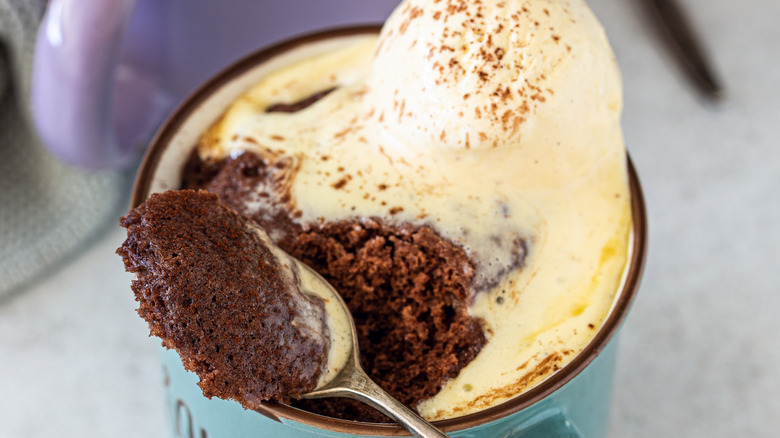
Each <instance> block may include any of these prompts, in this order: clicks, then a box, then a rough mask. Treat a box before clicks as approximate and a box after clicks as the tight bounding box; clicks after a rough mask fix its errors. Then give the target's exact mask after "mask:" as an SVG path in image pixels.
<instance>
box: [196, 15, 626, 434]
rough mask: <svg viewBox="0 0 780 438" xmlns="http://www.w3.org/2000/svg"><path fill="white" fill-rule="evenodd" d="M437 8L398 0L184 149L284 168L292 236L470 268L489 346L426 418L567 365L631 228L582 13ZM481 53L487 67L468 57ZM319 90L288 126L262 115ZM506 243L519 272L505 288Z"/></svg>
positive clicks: (480, 404) (615, 127)
mask: <svg viewBox="0 0 780 438" xmlns="http://www.w3.org/2000/svg"><path fill="white" fill-rule="evenodd" d="M444 3H447V2H442V3H441V4H444ZM456 3H457V2H456ZM468 4H469V5H470V3H468ZM437 5H439V4H438V3H437V4H435V5H434V4H428V3H426V4H424V5H423V3H422V2H419V1H406V2H403V3H402V4H401V6H399V8H398V9H397V10H396V12H394V14H393V15H392V16H391V17H390V19H389V20H388V22H387V24H386V25H385V27H384V28H383V31H382V34H381V35H380V36H379V37H378V38H377V37H375V36H355V37H351V38H347V39H345V40H344V41H343V42H341V43H339V44H337V45H334V46H333V47H330V48H329V49H328V50H327V51H325V52H317V53H315V54H310V53H307V54H306V56H305V57H303V58H301V59H296V61H295V62H289V63H286V64H285V65H284V66H283V67H280V68H279V69H277V70H274V71H271V72H269V73H268V74H265V75H263V77H262V79H261V80H260V81H259V82H257V83H256V84H255V85H254V86H253V87H252V88H251V89H250V90H249V91H248V92H246V93H245V94H244V95H242V96H241V97H240V98H238V99H237V100H235V102H234V103H233V104H232V105H230V107H229V109H228V110H227V112H225V113H224V115H223V116H222V118H221V119H220V120H219V121H218V123H216V124H214V125H213V126H212V127H211V129H210V130H209V131H208V132H207V133H206V135H204V136H203V138H202V140H201V143H200V146H199V151H200V154H201V156H202V157H203V158H206V157H213V158H222V157H225V156H229V155H231V154H237V153H240V151H252V152H255V153H258V154H260V155H264V154H265V155H268V154H279V153H281V154H282V155H283V156H286V157H291V158H292V159H294V160H296V165H297V169H298V170H297V172H296V173H295V175H294V176H293V178H294V179H293V180H292V181H291V187H292V189H291V193H292V196H293V201H294V203H295V205H296V207H297V208H298V209H299V210H300V211H301V212H302V216H301V217H300V219H299V220H300V221H302V222H310V221H317V220H321V219H323V220H326V221H339V220H349V219H354V218H360V217H367V216H379V217H383V218H385V219H386V220H387V221H389V222H391V223H412V224H419V225H428V226H431V227H432V228H433V229H434V230H436V231H437V232H438V233H439V234H440V235H441V236H442V237H444V238H446V239H449V240H450V241H452V242H455V243H457V244H458V245H460V246H462V247H463V248H464V249H465V250H466V252H467V253H468V254H469V256H470V257H471V258H472V259H473V260H475V261H476V264H477V267H478V275H477V283H478V284H489V285H494V286H492V287H490V288H489V289H488V290H483V291H479V292H477V293H475V296H474V301H473V305H472V307H471V309H470V310H471V313H472V314H473V315H474V316H476V317H479V318H482V319H483V320H484V321H485V328H486V333H487V337H488V342H487V344H486V345H485V347H484V348H483V349H482V351H481V352H480V353H479V355H478V356H477V358H476V359H475V360H474V361H473V362H471V363H470V364H469V365H468V366H467V367H465V368H464V369H463V370H462V371H461V372H460V374H459V375H458V376H457V377H456V378H454V379H452V380H450V381H449V382H447V383H446V385H445V386H444V388H443V389H442V390H441V391H440V392H439V393H438V394H437V395H436V396H434V397H432V398H431V399H429V400H426V401H424V402H423V403H422V404H421V405H420V406H419V408H418V410H419V411H420V413H421V414H422V415H423V416H425V417H426V418H428V419H432V420H433V419H442V418H450V417H454V416H459V415H463V414H467V413H471V412H474V411H477V410H480V409H483V408H485V407H487V406H492V405H495V404H497V403H500V402H502V401H504V400H506V399H507V398H510V397H513V396H515V395H517V394H519V393H522V392H523V391H525V390H527V389H529V388H531V387H533V386H534V385H536V384H538V383H539V382H541V381H542V380H544V379H546V378H548V377H549V376H550V375H552V374H553V373H554V372H555V371H557V370H558V369H559V368H560V367H562V366H563V365H565V364H566V363H567V362H568V361H570V360H571V359H572V358H573V357H574V356H575V355H576V354H577V353H579V352H580V351H581V350H582V349H583V348H584V346H585V345H586V344H587V343H588V342H589V341H590V340H591V339H592V337H593V336H594V334H595V333H596V332H597V330H598V329H599V328H600V327H601V324H602V323H603V321H604V320H605V318H606V316H607V315H608V313H609V311H610V309H611V307H612V304H613V302H614V299H615V295H616V293H617V291H619V289H620V283H621V278H622V274H623V271H624V269H625V266H626V261H627V258H628V252H629V248H628V242H629V234H630V229H631V215H630V199H629V190H628V180H627V170H626V156H625V150H624V146H623V139H622V133H621V129H620V111H621V105H622V95H621V84H620V76H619V73H618V69H617V66H616V64H615V61H614V59H613V55H612V52H611V50H610V48H609V45H608V43H607V42H606V38H605V37H604V34H603V31H602V29H601V27H600V25H599V24H598V23H597V22H596V20H595V18H594V17H593V16H592V14H591V13H590V11H589V10H588V9H587V7H586V6H585V5H584V3H582V2H581V1H550V2H524V1H503V2H499V1H488V2H483V5H487V7H488V8H489V9H488V10H486V11H478V10H477V9H475V8H476V6H468V8H467V9H466V10H468V11H471V15H466V14H465V13H463V12H457V13H455V12H451V11H449V12H448V11H447V10H446V9H436V8H439V7H440V8H444V6H437ZM417 7H419V8H420V9H419V11H422V12H419V11H418V9H416V8H417ZM437 11H438V12H440V13H439V14H438V18H436V16H437V14H436V12H437ZM478 13H479V15H482V16H483V17H487V18H484V19H483V22H479V23H477V24H476V25H472V24H469V23H471V22H470V21H468V20H470V19H473V18H474V17H476V16H477V14H478ZM442 14H444V17H446V18H447V20H444V19H443V18H442V17H443V15H442ZM445 28H446V29H445ZM459 29H460V31H459V32H456V30H459ZM488 36H490V38H488ZM491 39H492V40H493V41H488V40H491ZM488 43H490V44H488ZM495 47H500V48H502V51H499V52H496V51H495V50H493V51H492V52H491V53H493V54H494V55H495V53H499V54H501V56H500V58H501V59H499V60H496V57H495V56H494V57H493V59H492V60H491V59H490V58H489V57H486V56H485V52H484V51H482V52H480V50H481V49H485V48H490V49H491V50H492V49H494V48H495ZM301 50H304V49H301ZM453 56H456V58H455V59H457V60H458V62H457V63H454V64H455V65H454V66H453V62H452V61H451V60H452V59H453ZM332 87H337V88H336V90H335V91H333V92H332V93H330V94H329V95H327V96H326V97H325V98H323V99H322V100H320V101H318V102H316V103H315V104H313V105H312V106H310V107H308V108H306V109H304V110H302V111H299V112H296V113H291V114H286V113H266V112H265V109H266V108H267V107H268V106H269V105H270V104H273V103H278V102H295V101H298V100H300V99H302V98H305V97H307V96H309V95H311V94H313V93H316V92H319V91H322V90H325V89H329V88H332ZM466 95H468V96H466ZM507 96H509V97H508V98H507ZM507 114H509V115H507ZM518 240H523V241H525V242H526V243H527V250H528V253H527V256H526V259H525V263H524V266H523V267H522V269H519V270H514V271H512V272H510V273H508V274H506V273H504V271H505V270H506V268H507V267H508V266H511V265H512V260H513V255H514V252H515V251H516V250H517V248H516V246H515V245H514V244H513V242H515V241H518ZM499 280H500V281H499ZM496 283H497V284H496Z"/></svg>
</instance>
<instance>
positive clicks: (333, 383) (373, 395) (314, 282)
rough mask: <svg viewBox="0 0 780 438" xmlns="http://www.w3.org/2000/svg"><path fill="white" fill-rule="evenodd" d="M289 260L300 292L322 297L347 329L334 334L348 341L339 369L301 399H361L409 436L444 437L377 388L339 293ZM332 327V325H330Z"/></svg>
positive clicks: (334, 317) (304, 266)
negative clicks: (364, 365) (365, 368)
mask: <svg viewBox="0 0 780 438" xmlns="http://www.w3.org/2000/svg"><path fill="white" fill-rule="evenodd" d="M290 259H291V262H292V263H293V264H294V265H295V267H296V268H297V272H296V274H298V275H297V276H298V279H299V285H300V287H301V290H302V291H305V292H309V293H311V294H314V295H318V296H320V297H321V298H323V299H324V300H325V301H326V302H327V304H330V303H333V304H335V305H327V304H326V309H327V311H328V314H329V316H330V317H331V320H336V321H339V320H340V321H341V322H342V323H341V324H338V323H337V324H334V325H333V326H335V328H336V330H343V331H346V330H349V331H350V333H338V334H337V338H338V339H339V341H340V342H345V343H349V345H345V347H347V348H345V349H344V350H343V351H344V353H345V357H344V358H343V360H344V362H343V365H342V366H341V367H340V369H339V371H338V372H336V373H333V375H331V376H328V377H329V379H326V380H325V381H320V384H319V385H318V386H317V388H315V389H314V390H313V391H311V392H309V393H306V394H303V395H302V397H303V398H325V397H346V398H351V399H355V400H358V401H360V402H363V403H365V404H367V405H369V406H371V407H373V408H375V409H377V410H379V411H380V412H382V413H384V414H385V415H387V416H388V417H390V418H392V419H393V420H395V421H397V422H398V424H400V425H401V426H403V427H404V428H406V430H408V431H409V432H411V433H412V435H414V436H416V437H421V438H437V437H438V438H441V437H445V438H446V437H447V435H445V434H444V433H442V432H441V431H440V430H439V429H437V428H436V427H434V426H433V425H432V424H431V423H429V422H428V421H426V420H424V419H423V418H422V417H420V416H419V415H417V414H416V413H414V412H413V411H412V410H411V409H409V408H407V407H406V406H404V405H403V404H401V402H399V401H398V400H396V399H394V398H393V397H392V396H391V395H390V394H388V393H387V392H385V391H384V390H383V389H382V388H380V387H379V385H377V384H376V383H374V381H372V380H371V378H369V377H368V375H366V372H365V371H363V369H362V368H361V367H360V351H359V350H358V348H357V345H358V340H357V333H356V329H355V322H354V321H353V320H352V315H350V313H349V310H348V309H347V305H346V303H344V300H343V299H342V298H341V295H340V294H339V293H338V292H337V291H336V289H334V288H333V286H331V285H330V283H328V282H327V281H325V279H323V278H322V277H321V276H320V275H319V274H317V273H316V272H315V271H314V270H313V269H311V268H310V267H309V266H307V265H306V264H304V263H303V262H301V261H299V260H296V259H295V258H293V257H290ZM331 329H333V327H331Z"/></svg>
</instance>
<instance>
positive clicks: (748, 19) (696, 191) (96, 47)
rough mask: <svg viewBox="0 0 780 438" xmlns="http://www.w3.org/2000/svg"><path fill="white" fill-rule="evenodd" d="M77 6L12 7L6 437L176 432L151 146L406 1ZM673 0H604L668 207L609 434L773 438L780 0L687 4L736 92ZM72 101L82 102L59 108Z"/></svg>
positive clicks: (7, 22) (4, 62)
mask: <svg viewBox="0 0 780 438" xmlns="http://www.w3.org/2000/svg"><path fill="white" fill-rule="evenodd" d="M166 2H168V3H166ZM69 3H74V2H68V1H57V0H53V1H51V2H46V1H44V0H0V437H43V436H54V435H57V436H61V437H71V436H73V437H76V436H91V437H109V436H110V437H116V436H121V437H148V436H164V435H165V433H166V431H167V426H166V412H165V410H164V404H163V400H164V398H163V392H162V385H161V382H162V374H161V370H160V368H159V365H158V360H157V345H158V341H157V340H155V339H151V338H148V336H147V335H148V330H147V328H146V325H145V323H144V322H143V321H142V320H141V319H140V318H138V317H137V315H136V313H135V311H134V309H135V307H136V306H135V302H134V301H133V296H132V293H131V291H130V288H129V284H130V280H131V276H130V275H129V274H126V273H124V270H123V266H122V261H121V259H120V258H119V257H118V256H116V255H115V254H114V251H115V250H116V248H117V247H118V246H119V245H120V244H121V242H122V241H123V240H124V232H123V230H122V229H120V228H119V227H118V225H117V221H118V218H119V217H120V216H121V215H122V214H124V212H125V211H126V208H127V203H128V202H129V193H130V188H131V183H132V178H133V175H134V172H135V169H136V168H137V166H138V163H139V160H140V151H141V150H142V148H143V145H144V143H145V142H146V141H148V139H149V136H150V135H151V133H152V132H153V130H154V127H155V126H156V124H158V123H159V122H160V120H161V117H163V116H164V115H165V114H166V113H167V112H168V111H170V109H171V108H172V107H173V106H174V105H175V104H176V103H177V102H178V101H180V100H181V99H182V98H183V97H184V96H186V94H187V93H189V92H190V91H191V90H192V89H193V88H194V87H195V86H197V85H198V84H199V83H201V82H203V81H204V80H205V79H206V78H208V77H209V76H210V75H212V74H214V73H215V72H216V71H218V70H220V69H221V68H222V67H224V66H226V65H227V64H229V63H230V62H232V61H233V60H235V59H237V58H238V57H240V56H241V55H243V54H245V53H248V52H250V51H252V50H254V49H256V48H259V47H261V46H263V45H265V44H268V43H271V42H273V41H277V40H280V39H283V38H285V37H288V36H291V35H294V34H297V33H300V32H303V31H306V30H310V29H316V28H321V27H326V26H333V25H338V24H344V23H365V22H379V21H381V20H382V19H383V18H384V17H385V16H386V15H387V14H388V13H389V11H390V10H391V9H392V7H393V3H394V1H383V2H381V1H380V2H377V3H370V2H359V1H336V0H333V1H327V2H306V1H305V0H298V1H294V2H271V1H268V2H253V3H254V4H255V5H254V6H252V7H256V6H257V4H262V6H263V10H262V12H253V13H251V14H250V13H246V14H236V13H235V11H234V12H233V13H230V14H226V15H221V12H220V11H224V10H225V6H228V5H232V6H233V7H234V8H236V9H241V8H242V7H248V6H246V5H247V4H249V2H244V1H242V0H230V1H226V2H219V3H217V2H196V3H198V4H200V3H202V5H201V6H198V7H195V6H194V4H195V3H193V2H189V3H188V2H185V1H183V0H165V1H159V0H158V1H154V2H151V1H143V0H139V1H115V2H102V1H97V0H80V3H79V4H80V5H81V6H80V8H82V9H86V10H88V11H93V13H84V14H81V15H83V17H81V18H78V17H76V18H74V16H73V15H72V14H76V13H77V12H74V8H73V7H69V6H68V5H69ZM298 3H300V4H298ZM665 3H666V2H657V1H653V0H643V1H636V2H618V1H615V0H590V1H589V4H590V5H591V7H592V8H593V10H594V12H595V13H596V15H597V16H598V17H599V18H600V19H601V21H602V23H603V25H604V27H605V30H606V32H607V34H608V36H609V38H610V41H611V43H612V46H613V49H614V51H615V54H616V57H617V59H618V63H619V64H620V66H621V69H622V72H623V81H624V89H625V104H624V112H623V114H624V115H623V125H624V132H625V139H626V144H627V147H628V150H629V153H630V154H631V157H632V159H633V161H634V164H635V166H636V168H637V170H638V173H639V176H640V179H641V181H642V184H643V188H644V192H645V196H646V201H647V209H648V212H649V235H650V241H649V253H648V261H647V266H646V270H645V275H644V280H643V284H642V287H641V289H640V293H639V295H638V298H637V300H636V302H635V304H634V308H633V310H632V313H631V314H630V316H629V318H628V320H627V321H626V323H625V326H624V330H623V331H622V332H621V337H620V339H619V342H620V344H621V345H620V350H619V352H618V364H617V375H616V380H615V392H614V400H613V410H612V419H611V426H610V436H612V437H657V436H685V437H720V436H723V437H727V436H735V435H745V436H755V437H770V436H776V431H777V430H778V429H780V415H777V414H778V413H779V412H780V401H778V397H777V395H778V394H780V373H778V371H777V366H776V364H777V363H779V362H780V340H778V337H777V333H779V332H780V318H777V317H776V316H775V315H776V313H777V312H776V309H778V308H780V293H779V292H780V290H779V289H780V281H778V280H780V275H778V268H777V261H776V260H777V256H776V252H777V248H780V230H779V229H778V226H777V225H776V224H777V223H778V222H780V195H778V188H780V147H778V146H780V140H778V138H779V136H778V126H780V74H778V73H777V72H778V70H780V57H778V56H777V47H776V42H777V41H780V26H777V25H776V20H777V17H780V2H776V1H762V0H746V1H743V2H731V1H726V0H711V1H709V2H695V1H693V0H678V2H677V3H678V4H679V6H680V7H681V9H682V10H683V11H684V12H687V14H686V15H687V17H688V22H689V24H690V25H691V28H692V30H693V33H694V36H695V37H696V38H697V41H699V43H700V45H701V48H702V49H703V54H704V55H705V58H706V59H705V61H706V62H707V64H708V65H709V67H710V70H711V71H712V72H713V74H714V75H715V78H716V80H717V82H718V84H720V85H721V87H719V88H718V90H720V91H719V93H718V95H719V97H713V87H712V86H711V85H712V84H710V86H709V87H708V86H706V84H705V86H702V83H703V82H706V81H703V80H702V77H701V74H700V73H699V75H698V76H692V75H691V74H690V73H689V72H690V71H691V70H692V69H691V68H690V62H689V63H688V64H686V63H685V60H686V59H690V56H689V57H688V58H686V57H685V56H681V51H680V50H677V49H675V48H674V46H673V45H671V44H670V43H669V42H670V38H669V32H668V30H667V29H666V28H664V26H662V25H660V24H659V23H660V22H659V14H658V10H659V4H665ZM161 4H165V7H163V6H160V5H161ZM294 4H295V5H294ZM198 8H200V9H198ZM662 10H663V9H662ZM82 12H83V11H82ZM44 13H46V14H48V15H47V19H48V20H49V21H47V22H46V23H48V24H46V25H44V26H42V25H41V22H42V20H43V19H44ZM102 14H111V16H114V17H118V18H116V19H117V20H121V24H120V25H116V23H113V24H112V23H106V22H101V21H99V20H98V19H99V18H100V17H102V16H105V15H102ZM666 14H667V15H666V16H667V17H668V10H667V12H666ZM661 16H663V14H661ZM52 17H54V18H52ZM74 20H75V21H74ZM79 20H81V21H79ZM236 20H238V21H236ZM69 22H71V23H72V22H75V23H79V24H80V26H81V27H76V28H69V27H68V26H67V25H66V24H64V23H69ZM57 23H59V25H58V24H57ZM80 29H82V30H80ZM83 29H86V30H83ZM112 29H113V30H112ZM116 29H120V31H117V30H116ZM198 29H200V32H198ZM247 29H249V30H247ZM207 30H208V31H207ZM250 30H251V31H250ZM127 35H134V36H135V37H133V38H130V39H128V38H127V37H126V36H127ZM185 36H189V37H187V38H185ZM195 38H200V40H197V41H201V40H203V41H211V42H213V44H214V46H213V47H206V46H204V45H203V44H206V43H202V44H201V43H198V44H195V41H196V40H195ZM71 41H76V42H79V41H81V43H83V44H81V45H80V46H78V45H77V46H76V47H71V46H69V44H70V42H71ZM95 41H100V42H101V43H100V44H97V43H95ZM63 47H65V48H66V49H67V50H64V51H63V50H62V48H63ZM223 47H228V48H229V50H221V48H223ZM682 52H683V53H682V54H683V55H684V54H685V53H684V52H685V51H684V50H683V51H682ZM62 53H65V54H64V55H63V54H62ZM205 54H209V56H205ZM689 55H690V53H689ZM58 56H60V57H62V56H65V59H62V58H58ZM117 64H118V65H119V68H115V76H110V77H109V76H106V75H105V72H106V71H110V70H111V68H114V66H116V65H117ZM694 64H695V63H694ZM58 66H59V67H58ZM63 66H64V67H63ZM58 69H60V70H58ZM693 70H695V68H694V69H693ZM73 96H80V98H79V99H78V100H79V101H82V102H84V103H83V105H74V106H67V105H65V104H62V103H61V102H65V101H67V100H68V99H71V100H73V99H72V98H73ZM89 99H93V100H89ZM118 100H121V101H122V102H123V104H122V105H119V106H118V105H117V103H116V101H118ZM140 107H145V108H151V110H149V111H146V112H144V113H143V114H140V115H139V114H138V112H137V111H135V112H134V111H133V109H134V108H140ZM90 111H92V112H90ZM85 120H90V121H92V122H91V123H92V124H90V122H85ZM95 124H98V125H100V127H99V128H97V127H96V125H95ZM109 126H110V127H111V128H110V129H109V128H108V127H109ZM35 128H37V130H36V129H35ZM42 140H43V142H45V143H46V144H47V145H50V148H51V149H50V148H47V147H44V146H43V145H42ZM52 149H53V150H54V152H52V151H51V150H52ZM74 163H76V164H74ZM78 163H80V164H78Z"/></svg>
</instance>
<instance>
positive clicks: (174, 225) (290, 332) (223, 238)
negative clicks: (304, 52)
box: [117, 190, 329, 408]
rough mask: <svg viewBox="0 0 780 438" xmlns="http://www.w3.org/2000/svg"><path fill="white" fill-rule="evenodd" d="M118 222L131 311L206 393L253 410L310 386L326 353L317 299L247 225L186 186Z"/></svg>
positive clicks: (150, 201)
mask: <svg viewBox="0 0 780 438" xmlns="http://www.w3.org/2000/svg"><path fill="white" fill-rule="evenodd" d="M120 224H121V225H122V226H123V227H125V228H127V232H128V237H127V240H126V241H125V242H124V243H123V244H122V246H121V247H120V248H119V249H118V250H117V253H118V254H120V255H121V256H122V257H123V259H124V263H125V267H126V269H127V271H129V272H134V273H136V274H137V279H136V280H134V281H133V283H132V289H133V291H134V293H135V296H136V300H137V301H139V303H140V306H139V309H138V313H139V314H140V315H141V317H143V318H144V319H145V320H146V321H147V322H148V323H149V328H150V331H151V334H152V335H155V336H158V337H160V338H162V340H163V345H164V346H166V347H168V348H173V349H175V350H176V351H177V352H178V353H179V355H180V356H181V358H182V362H183V363H184V366H185V368H186V369H188V370H190V371H194V372H195V373H197V374H198V376H199V377H200V382H199V383H198V385H199V386H200V387H201V389H202V390H203V393H204V395H206V396H207V397H212V396H217V397H220V398H225V399H234V400H236V401H238V402H240V403H242V404H243V405H244V406H245V407H247V408H257V407H258V405H259V402H260V401H262V400H269V399H273V400H279V401H288V400H289V399H290V397H291V396H296V395H299V394H302V393H305V392H307V391H310V390H312V389H314V388H315V387H316V384H317V381H318V378H319V376H320V374H321V373H322V372H323V370H324V369H325V368H326V366H327V353H328V348H329V335H328V329H327V325H326V322H325V321H326V320H325V310H324V306H323V303H322V301H321V300H320V299H319V298H316V297H312V296H309V295H305V294H302V293H301V292H300V291H299V290H298V289H297V286H296V285H295V282H294V281H293V280H292V279H291V277H290V276H287V275H285V273H284V272H283V270H282V267H280V265H279V263H278V259H277V258H276V257H275V256H274V255H273V254H272V253H271V251H270V250H269V248H268V247H267V246H266V245H265V244H264V242H263V241H262V239H261V237H260V234H258V230H257V226H256V225H255V224H253V223H252V222H251V221H250V220H249V219H247V218H245V217H242V216H240V215H238V214H236V213H235V212H233V211H231V210H229V209H228V208H226V207H225V206H223V205H222V204H220V203H219V199H218V197H217V196H216V195H214V194H211V193H208V192H205V191H197V192H196V191H192V190H184V191H170V192H166V193H162V194H154V195H152V196H151V197H150V198H149V199H147V200H146V201H145V202H144V203H142V204H141V205H140V206H138V207H137V208H135V209H132V210H131V211H130V212H129V213H128V214H127V216H125V217H124V218H122V219H121V221H120ZM301 318H305V319H306V321H305V323H301Z"/></svg>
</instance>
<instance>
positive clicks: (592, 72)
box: [367, 0, 621, 149]
mask: <svg viewBox="0 0 780 438" xmlns="http://www.w3.org/2000/svg"><path fill="white" fill-rule="evenodd" d="M609 57H611V50H610V49H609V46H608V44H607V40H606V38H605V36H604V33H603V31H602V30H601V26H600V25H599V24H598V23H597V21H596V19H595V18H594V17H593V15H592V13H591V12H590V10H589V9H588V8H587V6H586V5H585V4H584V3H583V2H565V1H548V2H533V1H527V0H484V1H465V0H464V1H440V2H430V1H425V0H408V1H406V2H404V4H402V6H401V7H399V8H397V9H396V10H395V12H394V13H393V14H392V15H391V16H390V18H389V19H388V21H387V23H386V24H385V26H384V28H383V30H382V33H381V35H380V39H379V43H378V45H377V49H376V52H375V59H374V61H373V68H372V71H371V75H370V78H369V80H368V82H369V84H370V87H371V91H370V93H371V95H372V97H371V98H369V99H367V101H368V102H371V103H372V104H374V105H376V113H377V114H378V117H380V118H381V119H382V120H383V122H384V124H385V126H386V133H387V135H388V136H390V137H391V138H394V139H395V140H396V141H397V143H398V144H402V145H407V146H409V145H415V147H417V146H425V147H446V148H458V149H464V148H465V149H474V148H498V147H515V146H517V145H518V144H520V142H521V139H525V137H527V136H531V135H535V134H536V133H535V131H536V129H537V127H536V126H535V123H534V122H535V119H536V118H538V117H540V113H542V112H547V113H554V114H555V117H554V118H555V119H556V120H557V121H558V123H559V124H560V125H561V126H571V125H570V123H573V124H574V125H575V126H578V125H581V122H582V121H581V120H580V119H582V118H585V119H587V118H589V117H591V116H598V115H599V114H590V113H591V112H596V113H602V112H605V111H611V112H612V113H613V114H614V113H617V112H618V111H619V109H620V108H619V107H620V87H621V86H620V78H619V75H618V73H617V68H616V67H615V66H614V62H612V60H611V59H609ZM556 96H563V97H562V98H561V99H556ZM537 135H538V134H537ZM524 144H528V142H525V143H524Z"/></svg>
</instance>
